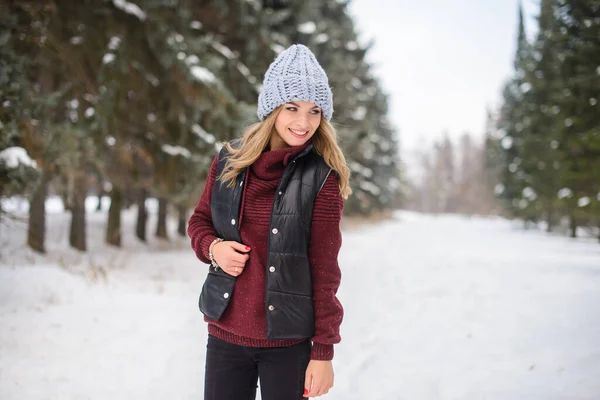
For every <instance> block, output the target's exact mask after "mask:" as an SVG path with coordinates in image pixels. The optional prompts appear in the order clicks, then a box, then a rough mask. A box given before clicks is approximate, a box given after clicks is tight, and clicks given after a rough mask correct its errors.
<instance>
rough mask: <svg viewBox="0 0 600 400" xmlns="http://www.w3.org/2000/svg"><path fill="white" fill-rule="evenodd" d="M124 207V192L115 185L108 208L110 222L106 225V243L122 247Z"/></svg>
mask: <svg viewBox="0 0 600 400" xmlns="http://www.w3.org/2000/svg"><path fill="white" fill-rule="evenodd" d="M122 208H123V192H122V191H121V188H119V187H117V186H113V188H112V190H111V192H110V207H109V208H108V224H107V225H106V238H105V241H106V244H111V245H113V246H117V247H121V209H122Z"/></svg>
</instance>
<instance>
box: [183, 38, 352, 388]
mask: <svg viewBox="0 0 600 400" xmlns="http://www.w3.org/2000/svg"><path fill="white" fill-rule="evenodd" d="M332 114H333V102H332V94H331V89H330V88H329V83H328V79H327V76H326V74H325V71H324V70H323V68H322V67H321V66H320V65H319V63H318V61H317V60H316V58H315V56H314V55H313V54H312V53H311V51H310V50H309V49H308V48H307V47H305V46H303V45H292V46H291V47H289V48H288V49H286V50H285V51H283V52H282V53H281V54H280V55H279V56H278V57H277V58H276V59H275V61H273V63H272V64H271V65H270V66H269V69H268V70H267V72H266V74H265V79H264V82H263V88H262V91H261V93H260V95H259V98H258V117H259V119H260V121H261V122H259V123H257V124H255V125H252V126H251V127H249V128H248V129H247V130H246V132H245V133H244V135H243V137H242V138H241V139H239V140H235V141H233V142H231V143H227V144H226V145H225V146H224V147H223V149H222V150H221V152H220V153H219V155H218V156H217V157H216V158H215V160H214V162H213V164H212V166H211V169H210V172H209V175H208V178H207V181H206V186H205V188H204V192H203V193H202V196H201V198H200V202H199V203H198V205H197V206H196V208H195V210H194V214H193V215H192V217H191V218H190V221H189V227H188V235H189V236H190V238H191V242H192V247H193V249H194V251H195V252H196V255H197V257H198V258H199V259H200V260H201V261H203V262H205V263H207V264H211V267H210V269H209V273H208V276H207V278H206V281H205V283H204V286H203V288H202V293H201V295H200V309H201V310H202V312H203V313H204V314H205V317H204V318H205V321H207V322H208V332H209V337H208V344H207V353H206V374H205V399H206V400H229V399H231V400H245V399H255V397H256V388H257V381H258V379H259V377H260V388H261V396H262V399H263V400H280V399H285V400H291V399H302V398H303V397H304V398H306V397H318V396H321V395H322V394H325V393H327V392H328V390H329V389H330V388H331V387H332V386H333V367H332V362H331V360H332V359H333V345H334V344H336V343H339V341H340V335H339V327H340V324H341V322H342V317H343V309H342V306H341V304H340V302H339V301H338V299H337V298H336V292H337V289H338V286H339V283H340V277H341V273H340V269H339V266H338V262H337V257H338V252H339V249H340V246H341V232H340V219H341V215H342V209H343V199H345V198H347V197H348V195H349V194H350V193H351V190H350V187H349V184H348V183H349V175H350V173H349V169H348V167H347V165H346V161H345V159H344V156H343V154H342V152H341V150H340V148H339V147H338V145H337V137H336V133H335V130H334V129H333V128H332V126H331V125H330V124H329V120H330V119H331V116H332Z"/></svg>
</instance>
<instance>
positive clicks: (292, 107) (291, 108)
mask: <svg viewBox="0 0 600 400" xmlns="http://www.w3.org/2000/svg"><path fill="white" fill-rule="evenodd" d="M285 109H286V110H289V111H297V110H298V109H297V108H296V107H294V106H289V107H286V108H285Z"/></svg>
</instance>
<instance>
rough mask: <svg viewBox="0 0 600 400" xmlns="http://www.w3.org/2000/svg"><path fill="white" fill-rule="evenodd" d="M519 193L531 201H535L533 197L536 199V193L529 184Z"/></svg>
mask: <svg viewBox="0 0 600 400" xmlns="http://www.w3.org/2000/svg"><path fill="white" fill-rule="evenodd" d="M521 195H522V196H523V197H524V198H526V199H528V200H531V201H535V199H537V193H535V190H533V189H532V188H531V187H529V186H527V187H526V188H524V189H523V191H522V193H521Z"/></svg>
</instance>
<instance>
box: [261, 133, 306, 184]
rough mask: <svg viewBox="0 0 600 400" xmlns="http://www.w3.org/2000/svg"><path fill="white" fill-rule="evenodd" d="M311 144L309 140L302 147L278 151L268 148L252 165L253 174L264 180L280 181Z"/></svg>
mask: <svg viewBox="0 0 600 400" xmlns="http://www.w3.org/2000/svg"><path fill="white" fill-rule="evenodd" d="M311 143H312V140H309V141H307V142H306V143H304V144H303V145H300V146H294V147H284V148H283V149H277V150H270V149H269V148H267V149H265V150H264V151H263V152H262V154H261V155H260V157H259V158H258V160H256V161H255V162H254V164H252V166H251V168H252V172H253V173H254V175H256V176H257V177H258V178H260V179H263V180H274V179H279V178H281V175H283V171H284V170H285V167H286V166H287V165H288V163H289V162H290V161H291V160H293V159H294V158H295V157H296V156H297V155H298V154H300V153H301V152H302V151H303V150H304V149H306V148H307V147H308V146H309V145H310V144H311Z"/></svg>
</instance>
